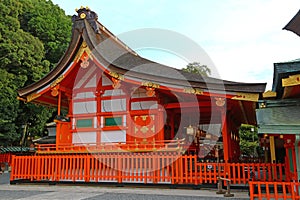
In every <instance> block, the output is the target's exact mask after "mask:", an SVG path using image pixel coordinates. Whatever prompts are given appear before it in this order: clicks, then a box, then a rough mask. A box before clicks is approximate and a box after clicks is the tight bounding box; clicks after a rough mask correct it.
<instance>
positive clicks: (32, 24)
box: [0, 0, 71, 146]
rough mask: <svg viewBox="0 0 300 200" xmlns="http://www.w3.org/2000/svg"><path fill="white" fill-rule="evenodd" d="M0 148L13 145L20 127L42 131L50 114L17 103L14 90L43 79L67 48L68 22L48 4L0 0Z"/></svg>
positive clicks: (18, 136)
mask: <svg viewBox="0 0 300 200" xmlns="http://www.w3.org/2000/svg"><path fill="white" fill-rule="evenodd" d="M0 10H1V14H0V15H1V18H0V103H1V107H0V110H1V112H0V145H5V146H6V145H12V144H14V143H15V144H17V143H18V141H19V139H20V137H21V133H22V125H23V124H26V123H30V124H31V126H30V128H29V131H30V132H31V133H32V134H33V135H38V134H40V133H41V132H42V131H43V128H44V125H45V123H46V121H47V120H48V119H49V117H50V116H52V111H53V110H49V109H47V108H45V107H41V106H37V105H34V104H24V103H23V102H19V101H18V100H17V90H18V89H20V88H22V87H24V86H26V85H29V84H31V83H34V82H36V81H38V80H39V79H41V78H42V77H43V76H45V74H46V73H48V72H49V70H50V69H51V68H52V67H53V66H54V65H55V63H57V62H58V60H59V58H60V57H61V56H62V55H63V52H64V51H65V49H66V47H67V46H68V43H69V40H70V35H71V19H70V17H69V16H66V15H65V13H64V11H63V10H62V9H60V8H59V7H58V6H57V5H54V4H53V3H52V1H47V0H1V1H0Z"/></svg>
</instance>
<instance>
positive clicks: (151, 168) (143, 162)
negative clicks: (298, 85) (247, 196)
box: [10, 152, 284, 185]
mask: <svg viewBox="0 0 300 200" xmlns="http://www.w3.org/2000/svg"><path fill="white" fill-rule="evenodd" d="M11 168H12V171H11V175H10V180H11V181H18V180H23V179H26V180H30V181H49V182H52V181H53V182H59V181H72V182H115V183H126V182H130V183H164V184H195V185H198V184H205V183H213V184H215V183H217V181H218V177H226V178H229V179H231V183H232V184H246V183H248V181H249V180H250V179H251V178H252V177H253V176H255V177H257V178H259V179H260V180H261V181H267V180H272V181H273V178H272V177H275V179H276V180H278V181H283V180H284V174H283V172H284V164H260V163H227V164H225V163H202V162H198V160H197V156H196V155H182V154H181V153H179V152H149V153H130V152H123V153H117V152H114V153H94V154H48V155H46V154H39V155H22V156H19V155H16V156H13V157H12V167H11ZM253 174H254V175H253ZM271 175H272V176H271ZM273 175H274V176H273Z"/></svg>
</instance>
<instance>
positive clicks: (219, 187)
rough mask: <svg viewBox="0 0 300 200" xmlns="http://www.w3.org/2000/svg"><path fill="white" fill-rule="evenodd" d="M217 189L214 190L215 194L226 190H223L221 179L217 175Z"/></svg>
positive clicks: (223, 192)
mask: <svg viewBox="0 0 300 200" xmlns="http://www.w3.org/2000/svg"><path fill="white" fill-rule="evenodd" d="M217 185H218V191H217V192H216V194H225V193H226V191H223V188H222V180H221V177H219V176H218V183H217Z"/></svg>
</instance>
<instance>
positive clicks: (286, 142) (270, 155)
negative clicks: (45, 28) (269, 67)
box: [256, 59, 300, 180]
mask: <svg viewBox="0 0 300 200" xmlns="http://www.w3.org/2000/svg"><path fill="white" fill-rule="evenodd" d="M299 80H300V60H299V59H297V60H292V61H289V62H282V63H275V64H274V77H273V87H272V91H267V92H265V93H264V94H263V96H264V100H261V101H260V102H259V109H257V111H256V112H257V121H258V133H259V134H261V146H262V147H263V148H264V150H265V153H266V159H270V160H271V162H281V163H284V162H285V163H286V164H288V167H289V169H290V171H291V174H289V175H290V179H292V180H299V178H298V174H297V171H298V170H297V169H300V165H299V164H298V163H299V153H300V152H299V149H298V145H299V140H300V119H299V117H298V116H300V107H299V106H300V101H299V97H300V87H299V86H300V81H299ZM287 171H288V170H287Z"/></svg>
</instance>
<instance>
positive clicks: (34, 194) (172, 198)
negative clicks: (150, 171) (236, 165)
mask: <svg viewBox="0 0 300 200" xmlns="http://www.w3.org/2000/svg"><path fill="white" fill-rule="evenodd" d="M232 193H233V194H234V197H228V198H226V199H249V196H248V191H245V190H232ZM0 199H1V200H2V199H6V200H9V199H19V200H27V199H28V200H35V199H39V200H40V199H45V200H47V199H49V200H50V199H51V200H56V199H74V200H94V199H95V200H96V199H101V200H106V199H107V200H114V199H118V200H119V199H121V200H127V199H128V200H129V199H130V200H132V199H143V200H156V199H157V200H161V199H162V200H196V199H197V200H198V199H215V200H219V199H225V197H223V195H221V194H216V189H211V188H208V189H203V188H202V189H166V188H153V187H151V188H150V187H146V188H145V187H143V188H141V187H115V186H100V185H95V186H75V185H48V184H17V185H10V184H9V174H8V173H4V174H2V175H0Z"/></svg>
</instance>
